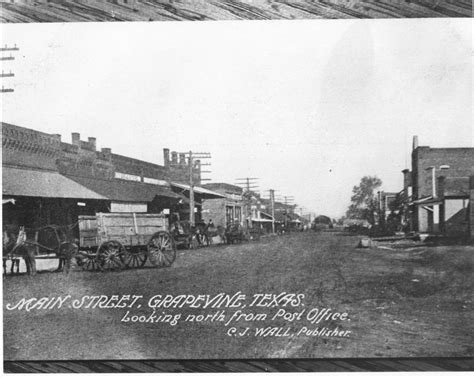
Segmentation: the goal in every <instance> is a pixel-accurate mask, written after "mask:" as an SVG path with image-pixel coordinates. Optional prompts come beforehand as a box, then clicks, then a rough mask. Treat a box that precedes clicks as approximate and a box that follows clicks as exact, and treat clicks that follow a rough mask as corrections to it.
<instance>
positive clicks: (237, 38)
mask: <svg viewBox="0 0 474 378" xmlns="http://www.w3.org/2000/svg"><path fill="white" fill-rule="evenodd" d="M2 35H3V37H2V44H9V45H11V44H17V46H18V47H19V48H20V51H19V52H18V53H15V56H16V59H15V60H14V61H6V62H4V63H5V64H4V65H3V66H2V69H3V70H4V71H6V72H8V71H10V70H12V71H13V72H14V73H15V77H14V78H9V79H3V81H2V84H3V85H4V86H6V87H13V88H14V89H15V92H13V93H8V94H3V95H2V97H1V100H2V103H1V111H2V120H3V121H4V122H8V123H13V124H16V125H19V126H23V127H27V128H31V129H35V130H40V131H43V132H46V133H52V134H61V135H62V140H63V141H64V142H69V143H70V142H71V133H72V132H79V133H80V134H81V139H83V140H87V137H96V138H97V145H98V148H103V147H109V148H112V151H113V152H114V153H118V154H121V155H125V156H129V157H133V158H136V159H142V160H145V161H150V162H153V163H157V164H163V148H170V149H171V150H176V151H189V150H193V151H196V152H210V153H211V155H212V159H211V160H210V162H211V164H212V165H211V166H210V167H209V168H210V170H211V171H212V172H211V173H210V174H204V177H208V178H210V179H212V182H227V183H231V184H232V183H235V182H236V178H242V177H256V178H259V180H258V186H259V190H260V191H261V192H262V194H263V195H266V194H267V192H266V191H267V190H268V189H270V188H272V189H275V190H277V192H276V195H277V196H278V195H279V196H292V197H294V202H295V203H296V204H297V205H298V207H303V208H304V212H310V211H311V212H313V213H316V214H325V215H329V216H331V217H339V216H342V215H343V214H344V213H345V210H346V209H347V207H348V205H349V202H350V196H351V191H352V187H353V186H354V185H357V184H358V183H359V181H360V179H361V178H362V177H363V176H365V175H372V176H373V175H376V176H378V177H379V178H380V179H381V180H382V182H383V187H382V189H383V190H386V191H400V190H401V189H402V174H401V170H402V169H404V168H409V162H410V153H411V143H412V136H413V135H418V137H419V143H420V145H429V146H431V147H472V146H473V142H474V135H473V129H472V109H473V102H472V92H473V86H472V68H473V61H472V59H473V58H472V56H473V55H472V49H473V45H472V20H470V19H403V20H308V21H219V22H215V21H211V22H148V23H146V22H130V23H127V22H120V23H119V22H117V23H50V24H3V25H2Z"/></svg>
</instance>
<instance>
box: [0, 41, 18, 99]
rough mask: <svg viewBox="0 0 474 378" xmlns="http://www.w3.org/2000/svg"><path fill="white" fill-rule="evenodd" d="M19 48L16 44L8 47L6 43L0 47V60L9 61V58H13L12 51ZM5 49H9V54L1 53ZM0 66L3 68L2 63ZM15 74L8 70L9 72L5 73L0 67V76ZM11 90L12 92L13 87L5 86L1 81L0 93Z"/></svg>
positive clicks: (5, 76)
mask: <svg viewBox="0 0 474 378" xmlns="http://www.w3.org/2000/svg"><path fill="white" fill-rule="evenodd" d="M19 50H20V49H19V48H18V47H17V46H16V44H15V45H14V46H13V47H8V46H7V45H5V46H4V47H0V52H2V55H1V56H0V60H1V61H7V60H8V61H10V60H15V57H14V56H13V55H12V53H11V52H12V51H13V52H16V51H19ZM6 51H10V55H9V56H5V55H3V53H4V52H6ZM2 68H3V64H2ZM14 76H15V74H14V73H13V72H12V71H11V70H10V72H9V73H5V72H4V71H3V69H2V73H1V75H0V78H2V79H3V78H8V77H14ZM11 92H14V89H13V88H5V87H4V86H3V83H2V88H1V89H0V93H11Z"/></svg>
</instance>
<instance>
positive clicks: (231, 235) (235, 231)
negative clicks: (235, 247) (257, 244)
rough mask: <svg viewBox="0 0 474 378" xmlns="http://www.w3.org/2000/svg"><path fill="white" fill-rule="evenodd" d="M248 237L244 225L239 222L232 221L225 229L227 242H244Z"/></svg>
mask: <svg viewBox="0 0 474 378" xmlns="http://www.w3.org/2000/svg"><path fill="white" fill-rule="evenodd" d="M246 239H247V235H246V234H245V232H244V230H243V229H242V226H241V225H240V224H239V223H231V224H229V225H228V226H227V228H226V229H225V240H226V243H227V244H234V243H235V242H236V241H238V242H239V243H242V241H244V240H246Z"/></svg>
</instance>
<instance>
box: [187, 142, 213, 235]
mask: <svg viewBox="0 0 474 378" xmlns="http://www.w3.org/2000/svg"><path fill="white" fill-rule="evenodd" d="M185 154H187V155H188V165H189V167H188V168H189V223H190V225H191V226H194V225H195V216H194V206H195V201H194V173H195V171H194V169H195V162H196V163H198V164H197V165H198V166H199V173H200V174H201V173H209V172H210V171H201V170H200V168H201V166H203V165H210V163H201V159H210V158H211V154H210V152H192V151H188V152H186V153H185ZM208 180H209V179H203V178H200V181H208Z"/></svg>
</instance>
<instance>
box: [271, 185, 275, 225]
mask: <svg viewBox="0 0 474 378" xmlns="http://www.w3.org/2000/svg"><path fill="white" fill-rule="evenodd" d="M270 203H271V204H272V234H274V233H275V190H274V189H270Z"/></svg>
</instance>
